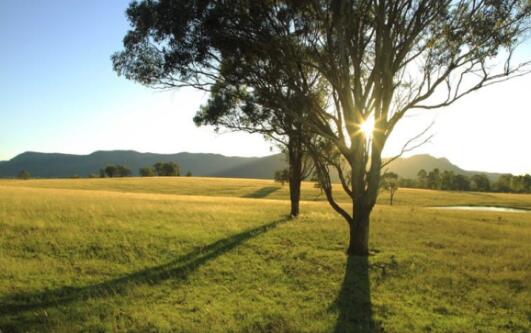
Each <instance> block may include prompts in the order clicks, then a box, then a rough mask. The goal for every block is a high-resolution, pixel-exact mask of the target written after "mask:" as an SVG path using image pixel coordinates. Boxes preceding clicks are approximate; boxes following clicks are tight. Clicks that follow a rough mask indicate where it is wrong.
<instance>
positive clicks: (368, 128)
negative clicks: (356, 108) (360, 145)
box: [360, 117, 374, 138]
mask: <svg viewBox="0 0 531 333" xmlns="http://www.w3.org/2000/svg"><path fill="white" fill-rule="evenodd" d="M360 129H361V131H362V132H363V134H364V135H365V137H367V138H370V137H371V136H372V132H373V131H374V117H369V118H368V119H367V120H365V122H364V123H363V124H361V126H360Z"/></svg>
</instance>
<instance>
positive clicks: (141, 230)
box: [0, 177, 531, 333]
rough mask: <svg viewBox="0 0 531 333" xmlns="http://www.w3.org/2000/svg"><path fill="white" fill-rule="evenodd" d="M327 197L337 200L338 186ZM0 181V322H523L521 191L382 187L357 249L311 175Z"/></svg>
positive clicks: (528, 247)
mask: <svg viewBox="0 0 531 333" xmlns="http://www.w3.org/2000/svg"><path fill="white" fill-rule="evenodd" d="M338 196H339V198H342V200H344V197H341V196H340V194H339V193H338ZM287 197H288V196H287V189H286V188H280V187H279V186H277V185H276V184H274V183H273V182H272V181H265V180H264V181H262V180H244V179H214V178H210V179H209V178H184V177H181V178H150V179H148V178H146V179H139V178H129V179H92V180H85V179H80V180H77V179H72V180H29V181H15V180H2V181H0V267H1V269H0V330H1V331H2V332H3V333H5V332H78V331H83V332H109V331H110V332H114V331H116V332H334V331H335V332H370V331H375V332H378V331H384V332H528V331H529V330H530V326H529V322H530V320H531V310H530V309H531V304H530V299H531V295H530V291H529V288H530V284H531V267H530V266H531V260H530V253H531V213H491V212H488V213H481V212H467V211H446V210H445V211H442V210H436V209H435V210H434V209H428V208H426V207H428V206H441V205H455V204H472V205H500V206H511V207H521V208H531V196H530V195H510V194H492V193H458V192H439V191H427V190H406V189H400V190H399V192H398V193H397V195H396V202H397V205H396V206H393V207H390V206H388V205H387V204H386V194H383V196H382V198H381V199H380V202H379V204H378V205H377V206H376V208H375V210H374V213H373V216H372V224H371V228H372V230H371V248H372V249H374V254H373V255H371V256H370V257H369V258H351V259H349V260H348V259H347V257H346V256H345V254H344V250H345V246H346V242H347V239H346V236H347V228H346V224H345V222H343V221H342V220H341V219H340V218H339V217H338V216H337V215H336V214H335V213H334V212H332V210H331V209H330V208H329V207H328V205H327V203H326V202H323V198H322V196H320V195H319V192H318V190H316V189H314V188H313V185H312V184H310V183H307V184H304V186H303V199H304V201H303V202H302V203H301V209H302V216H301V217H300V218H299V219H297V220H295V221H289V220H287V219H286V218H285V215H286V213H287V212H288V208H289V202H288V201H287Z"/></svg>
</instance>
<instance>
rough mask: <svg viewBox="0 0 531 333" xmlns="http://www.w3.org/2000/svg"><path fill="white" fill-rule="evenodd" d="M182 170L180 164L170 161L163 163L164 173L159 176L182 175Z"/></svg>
mask: <svg viewBox="0 0 531 333" xmlns="http://www.w3.org/2000/svg"><path fill="white" fill-rule="evenodd" d="M180 175H181V172H180V170H179V166H178V165H177V163H175V162H168V163H164V164H163V165H162V174H161V175H159V176H167V177H171V176H180Z"/></svg>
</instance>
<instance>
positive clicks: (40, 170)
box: [0, 150, 500, 179]
mask: <svg viewBox="0 0 531 333" xmlns="http://www.w3.org/2000/svg"><path fill="white" fill-rule="evenodd" d="M156 162H176V163H177V164H179V166H180V167H181V173H182V174H185V173H186V172H188V171H191V172H192V174H193V175H194V176H210V177H235V178H260V179H269V178H272V177H273V173H274V172H275V171H276V170H279V169H282V168H285V167H286V161H285V158H284V155H283V154H273V155H268V156H263V157H241V156H225V155H221V154H216V153H190V152H180V153H173V154H158V153H150V152H138V151H135V150H97V151H94V152H92V153H90V154H86V155H78V154H64V153H42V152H35V151H26V152H23V153H21V154H19V155H17V156H15V157H13V158H12V159H10V160H8V161H0V177H15V176H16V175H17V174H18V173H19V172H20V171H21V170H27V171H29V172H30V173H31V175H32V176H33V177H41V178H65V177H71V176H74V175H79V176H81V177H86V176H88V175H89V174H93V173H98V170H99V169H101V168H104V167H105V166H106V165H109V164H122V165H125V166H127V167H129V168H130V169H131V171H132V172H133V175H138V169H139V168H142V167H146V166H151V165H153V164H154V163H156ZM434 168H439V169H440V170H441V171H443V170H448V171H453V172H454V173H457V174H463V175H467V176H470V175H473V174H478V173H483V174H486V175H487V176H488V177H489V178H491V179H495V178H496V177H498V176H499V175H500V173H492V172H482V171H471V170H464V169H462V168H460V167H458V166H457V165H455V164H453V163H451V162H450V161H449V160H448V159H447V158H445V157H439V158H436V157H433V156H431V155H429V154H419V155H413V156H410V157H405V158H399V159H397V160H395V161H393V162H392V163H390V164H389V165H388V166H387V167H386V168H385V170H388V171H392V172H395V173H397V174H399V175H400V176H401V177H404V178H416V175H417V173H418V171H419V170H420V169H425V170H426V171H431V170H433V169H434Z"/></svg>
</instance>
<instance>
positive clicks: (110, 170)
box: [104, 165, 118, 178]
mask: <svg viewBox="0 0 531 333" xmlns="http://www.w3.org/2000/svg"><path fill="white" fill-rule="evenodd" d="M104 170H105V175H106V176H107V177H110V178H113V177H117V176H118V169H117V168H116V165H108V166H106V167H105V169H104Z"/></svg>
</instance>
